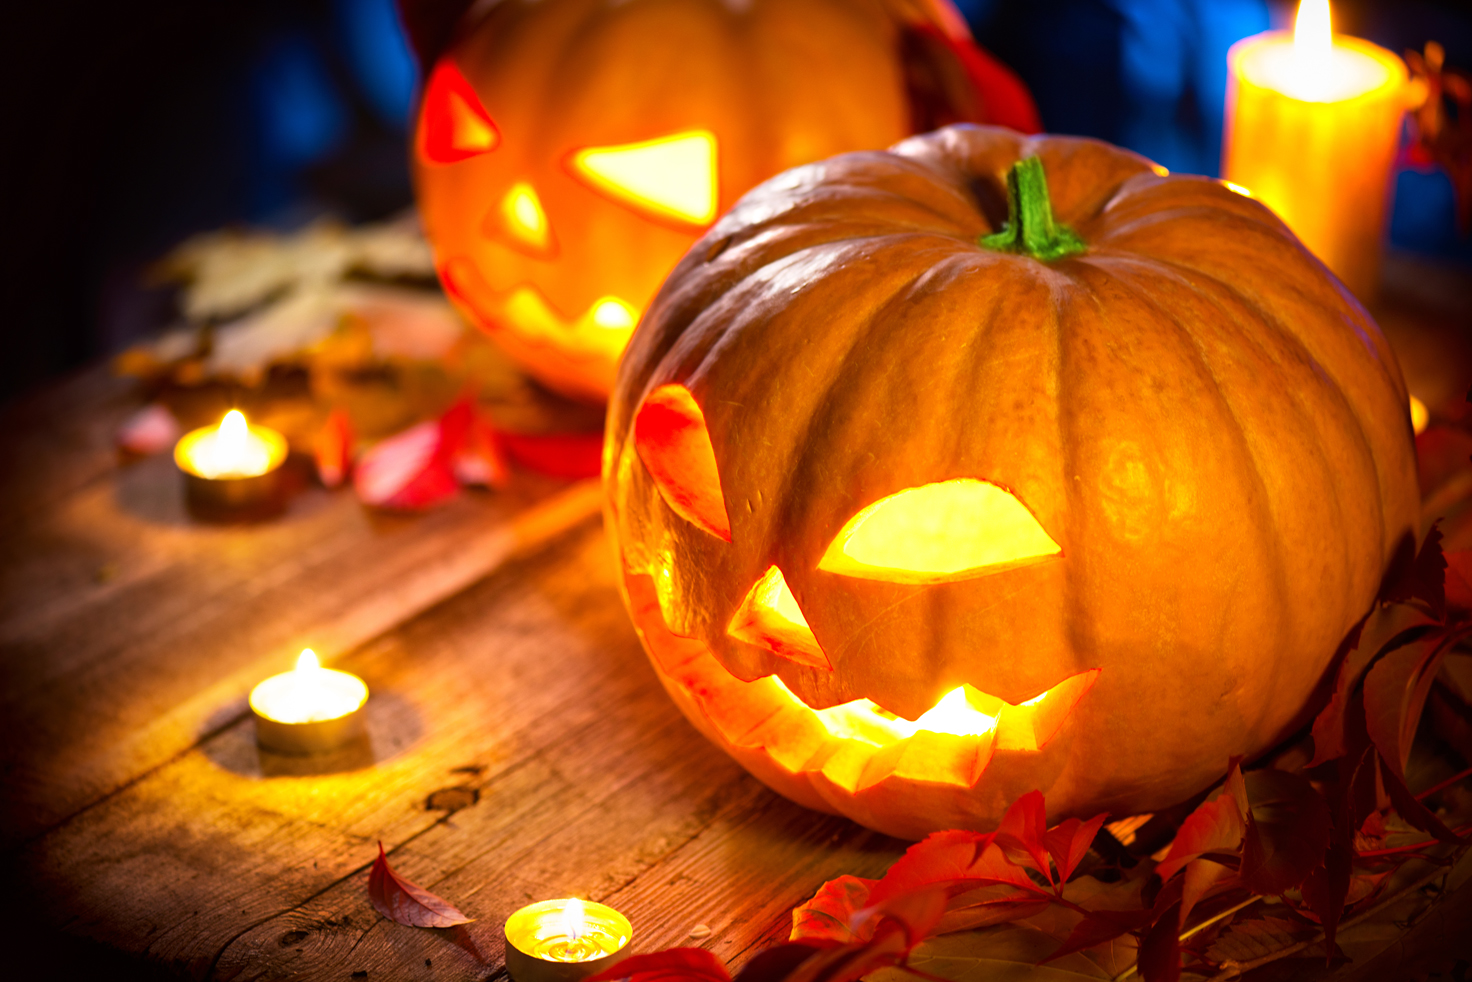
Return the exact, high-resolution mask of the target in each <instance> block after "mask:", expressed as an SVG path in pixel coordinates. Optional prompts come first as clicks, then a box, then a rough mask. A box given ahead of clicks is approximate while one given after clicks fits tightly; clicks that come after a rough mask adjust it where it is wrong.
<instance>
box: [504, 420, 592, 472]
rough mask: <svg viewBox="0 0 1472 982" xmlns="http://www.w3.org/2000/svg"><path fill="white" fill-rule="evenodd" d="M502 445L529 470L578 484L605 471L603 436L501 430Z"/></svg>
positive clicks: (507, 454) (515, 461)
mask: <svg viewBox="0 0 1472 982" xmlns="http://www.w3.org/2000/svg"><path fill="white" fill-rule="evenodd" d="M498 435H499V436H500V439H501V445H502V446H503V447H505V448H506V456H507V457H508V458H510V459H511V461H512V462H513V463H516V464H520V465H521V466H522V467H525V468H527V469H528V470H533V471H536V472H537V473H539V474H545V475H547V476H548V477H560V478H563V479H564V480H569V481H575V480H580V479H581V478H585V477H597V476H598V475H599V473H601V471H602V468H603V434H602V433H601V432H599V433H508V432H506V431H505V430H501V431H499V433H498Z"/></svg>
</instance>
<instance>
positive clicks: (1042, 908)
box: [603, 528, 1472, 982]
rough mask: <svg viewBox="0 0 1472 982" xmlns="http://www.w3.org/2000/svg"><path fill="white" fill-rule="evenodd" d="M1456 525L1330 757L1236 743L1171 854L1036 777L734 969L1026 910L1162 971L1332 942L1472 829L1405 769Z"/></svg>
mask: <svg viewBox="0 0 1472 982" xmlns="http://www.w3.org/2000/svg"><path fill="white" fill-rule="evenodd" d="M1440 541H1441V540H1440V535H1439V533H1438V532H1437V531H1436V530H1435V529H1434V528H1433V530H1432V532H1431V533H1430V534H1428V536H1427V537H1426V540H1425V542H1424V543H1422V544H1421V547H1420V548H1419V549H1416V548H1414V544H1413V543H1408V544H1407V545H1405V546H1404V547H1403V548H1402V549H1401V551H1400V554H1399V555H1398V556H1397V558H1396V560H1395V562H1394V563H1393V564H1392V568H1391V573H1390V574H1389V575H1387V577H1386V579H1385V583H1384V584H1383V586H1382V589H1381V593H1380V598H1379V599H1378V600H1377V602H1376V604H1375V605H1374V607H1373V608H1372V610H1371V611H1370V613H1369V614H1367V615H1366V616H1365V618H1364V619H1362V620H1361V621H1360V623H1359V624H1357V625H1356V626H1355V628H1354V630H1352V631H1351V632H1350V634H1349V636H1348V637H1347V638H1346V639H1345V641H1344V644H1343V645H1342V646H1341V649H1340V651H1339V653H1338V664H1337V665H1336V667H1335V673H1336V675H1335V678H1336V685H1335V690H1334V693H1333V697H1332V699H1331V700H1330V702H1329V703H1328V705H1327V706H1326V707H1325V708H1324V710H1323V711H1322V712H1321V713H1320V714H1319V716H1318V717H1317V719H1316V720H1315V721H1314V724H1313V731H1312V740H1313V744H1314V751H1315V752H1314V756H1313V759H1312V760H1311V761H1309V762H1308V763H1307V764H1302V765H1300V766H1298V767H1290V766H1259V767H1257V768H1256V769H1249V770H1244V769H1243V768H1242V763H1243V762H1242V760H1241V759H1240V758H1237V759H1233V760H1231V761H1229V762H1228V767H1227V775H1226V778H1225V780H1224V781H1223V782H1222V783H1221V784H1220V785H1219V786H1217V787H1216V788H1214V789H1212V790H1211V792H1210V793H1208V794H1207V795H1206V796H1205V797H1204V799H1203V800H1201V801H1200V802H1199V803H1198V804H1197V805H1196V806H1195V807H1194V808H1193V809H1191V810H1190V811H1189V812H1187V813H1186V814H1185V815H1184V817H1183V818H1179V819H1178V820H1177V821H1178V824H1177V825H1176V828H1175V835H1174V838H1173V839H1172V840H1170V842H1169V844H1168V845H1167V846H1166V847H1165V848H1164V849H1163V850H1161V851H1159V852H1156V853H1155V856H1156V858H1157V859H1158V861H1157V862H1153V863H1152V862H1150V861H1148V860H1145V859H1143V857H1142V858H1141V859H1139V860H1132V861H1131V863H1130V864H1129V866H1128V868H1122V867H1118V866H1116V867H1114V868H1110V867H1109V864H1108V863H1107V861H1105V860H1104V859H1103V858H1102V857H1104V856H1105V855H1107V854H1110V853H1111V852H1112V853H1114V854H1118V853H1119V850H1120V849H1121V848H1122V847H1121V846H1120V845H1119V843H1118V842H1116V841H1115V840H1114V839H1113V838H1112V836H1111V835H1110V834H1109V833H1108V832H1107V831H1101V830H1102V829H1103V824H1104V821H1105V816H1104V815H1098V816H1095V817H1094V818H1092V819H1090V820H1088V821H1081V820H1080V819H1078V818H1069V819H1067V820H1066V821H1064V822H1061V823H1059V824H1057V825H1054V826H1052V827H1051V828H1050V827H1048V825H1047V818H1046V816H1047V810H1046V807H1045V802H1044V799H1043V795H1042V793H1041V792H1038V791H1033V792H1030V793H1028V794H1026V795H1023V796H1022V797H1021V798H1019V799H1018V800H1017V801H1016V802H1014V803H1013V805H1012V807H1011V808H1010V809H1008V811H1007V813H1006V815H1005V816H1004V817H1003V819H1002V822H1001V824H1000V825H999V826H998V828H997V830H996V831H995V832H990V833H979V832H969V831H959V830H953V831H947V832H937V833H935V834H933V835H931V836H930V837H929V838H927V839H925V840H924V841H923V842H920V843H917V844H916V845H914V846H912V847H911V848H910V849H909V850H908V851H907V852H906V853H905V854H904V856H902V857H901V858H900V859H899V860H897V861H896V862H895V863H894V865H893V866H891V867H890V868H889V870H888V871H887V872H886V873H885V875H884V876H883V877H881V878H879V879H873V880H871V879H863V878H860V877H854V876H840V877H838V878H837V879H835V880H831V881H829V882H828V883H825V884H824V885H823V886H822V888H821V889H820V890H819V891H818V892H817V894H815V895H814V896H813V898H812V899H811V900H809V901H808V902H807V903H805V904H803V905H802V906H800V907H798V908H797V909H796V910H794V911H793V913H792V918H793V927H792V935H791V942H790V943H788V944H786V945H781V946H779V947H776V948H773V949H771V950H769V951H767V952H764V953H762V954H761V955H758V956H757V957H756V958H754V959H753V960H752V961H751V962H749V963H748V964H747V965H746V966H745V967H744V968H743V970H742V971H741V972H740V973H739V974H738V975H737V976H736V979H735V982H851V980H857V979H859V978H860V977H861V976H863V975H864V974H865V973H867V972H871V971H874V970H875V969H878V968H881V967H886V966H888V967H896V968H900V969H902V970H907V971H910V972H911V973H912V974H915V975H917V977H919V976H924V975H925V973H923V972H921V971H919V970H918V969H913V968H909V967H908V966H909V962H910V960H911V959H912V958H913V957H914V955H915V953H916V948H917V947H918V946H919V945H920V944H921V943H922V942H923V941H925V939H926V938H928V937H932V936H935V935H941V934H947V933H951V932H956V931H967V930H976V929H980V928H986V927H990V926H993V925H999V924H1004V923H1008V922H1023V923H1026V924H1027V925H1028V926H1030V927H1033V928H1036V929H1038V930H1042V931H1044V932H1045V933H1050V934H1052V935H1053V936H1054V937H1055V938H1057V940H1058V942H1059V943H1058V946H1057V948H1056V950H1055V951H1054V952H1053V954H1052V955H1051V956H1050V957H1049V958H1048V959H1047V961H1053V960H1056V959H1060V958H1064V957H1068V956H1076V955H1077V953H1079V952H1084V953H1087V952H1089V951H1106V950H1120V949H1117V948H1111V949H1106V948H1105V947H1104V946H1106V945H1111V944H1117V942H1118V939H1121V938H1125V937H1126V936H1132V937H1133V939H1134V944H1135V948H1134V951H1135V957H1136V961H1135V964H1134V966H1133V967H1134V970H1136V971H1138V973H1139V975H1140V976H1141V977H1142V978H1143V979H1144V982H1176V980H1178V979H1179V978H1180V977H1181V973H1182V972H1183V971H1186V970H1190V971H1197V972H1206V973H1209V974H1215V973H1217V972H1220V971H1238V970H1240V969H1241V968H1242V966H1243V965H1248V964H1251V963H1254V962H1256V961H1258V960H1264V961H1265V960H1270V959H1271V958H1273V957H1276V955H1275V952H1282V951H1286V950H1298V949H1299V948H1301V947H1303V946H1304V945H1305V944H1307V943H1309V942H1310V941H1313V940H1321V941H1322V943H1323V945H1324V949H1325V950H1326V951H1327V952H1328V953H1329V955H1330V957H1331V958H1332V957H1333V956H1334V952H1335V951H1336V948H1335V945H1334V938H1335V934H1336V931H1337V929H1338V926H1339V924H1340V923H1341V922H1342V921H1343V919H1344V918H1345V916H1346V914H1347V913H1348V912H1350V911H1352V910H1353V911H1358V910H1361V909H1367V908H1368V907H1369V906H1370V905H1372V904H1373V903H1375V902H1376V898H1377V894H1378V892H1379V891H1380V889H1381V887H1382V885H1383V884H1384V883H1385V881H1386V880H1387V879H1388V877H1389V875H1390V873H1391V872H1393V871H1394V870H1395V869H1396V868H1397V867H1398V866H1399V865H1400V864H1402V863H1404V862H1405V861H1406V860H1408V859H1410V858H1413V857H1426V856H1428V854H1429V853H1430V850H1432V849H1434V848H1435V847H1436V846H1437V844H1438V843H1439V842H1444V843H1453V844H1456V845H1457V846H1458V847H1459V848H1461V847H1463V843H1464V842H1465V841H1466V840H1464V839H1463V838H1462V836H1461V835H1460V834H1459V833H1460V831H1461V830H1452V829H1449V828H1447V826H1446V824H1445V823H1444V822H1442V820H1441V819H1440V818H1439V817H1438V816H1437V815H1436V814H1435V813H1434V812H1433V811H1432V810H1431V809H1430V808H1429V807H1428V806H1427V805H1426V804H1425V803H1424V799H1426V798H1428V797H1430V796H1431V795H1433V794H1434V793H1435V792H1437V791H1440V790H1442V788H1443V787H1444V786H1446V785H1449V784H1450V783H1452V782H1450V781H1449V782H1444V784H1443V785H1442V786H1438V787H1434V788H1431V789H1428V790H1426V791H1423V792H1422V793H1421V794H1420V795H1419V796H1418V795H1416V794H1413V793H1412V792H1411V790H1410V788H1409V787H1408V786H1407V784H1406V774H1405V764H1406V759H1407V755H1408V753H1409V750H1410V745H1411V740H1412V737H1413V736H1414V735H1415V733H1416V730H1417V726H1418V724H1419V722H1420V720H1421V716H1422V711H1423V709H1424V707H1425V706H1426V705H1427V703H1428V699H1429V698H1430V696H1431V695H1432V693H1433V689H1434V687H1435V682H1436V679H1437V677H1438V670H1439V667H1440V666H1441V664H1442V662H1443V661H1444V659H1445V658H1446V656H1447V654H1448V653H1449V652H1450V651H1451V650H1452V649H1453V648H1454V647H1456V646H1457V645H1458V644H1460V643H1462V642H1463V641H1464V640H1466V639H1467V638H1468V637H1469V636H1472V554H1463V553H1453V554H1450V555H1447V556H1443V554H1442V551H1441V545H1440ZM1307 756H1308V754H1307V752H1306V751H1305V752H1304V754H1303V755H1302V757H1300V758H1298V759H1299V760H1300V761H1301V760H1303V759H1304V758H1306V757H1307ZM1285 759H1287V758H1285ZM1466 776H1467V775H1466V774H1465V773H1464V774H1462V775H1458V777H1457V778H1455V779H1453V780H1454V781H1455V780H1458V779H1461V778H1465V777H1466ZM1394 816H1398V817H1399V822H1400V823H1404V824H1405V825H1409V826H1410V827H1412V828H1414V829H1418V830H1420V831H1421V832H1423V833H1425V836H1424V837H1421V838H1415V837H1414V836H1413V837H1412V840H1411V841H1410V842H1404V839H1405V835H1404V834H1398V838H1399V839H1400V840H1401V844H1399V845H1390V844H1389V843H1388V841H1387V837H1388V835H1389V832H1388V831H1387V829H1388V828H1389V824H1388V823H1389V822H1391V821H1393V820H1394ZM1110 843H1112V844H1113V849H1112V850H1111V849H1110V848H1108V846H1109V844H1110ZM1081 870H1082V872H1081ZM1095 873H1098V874H1099V875H1101V876H1103V875H1105V874H1106V873H1109V874H1112V876H1111V877H1109V878H1106V879H1105V880H1100V879H1097V878H1096V877H1095V876H1094V874H1095ZM1267 897H1278V898H1281V900H1282V901H1283V903H1282V904H1280V905H1279V906H1277V907H1275V908H1273V911H1274V915H1273V916H1264V915H1263V914H1262V912H1261V909H1260V908H1258V909H1257V910H1256V911H1255V912H1253V913H1250V914H1244V915H1242V916H1243V919H1241V920H1234V918H1236V916H1237V914H1238V912H1239V911H1247V910H1251V909H1252V908H1253V907H1254V905H1256V904H1258V903H1259V902H1260V901H1262V900H1263V899H1264V898H1267ZM1279 915H1281V916H1279ZM1123 950H1125V951H1128V950H1129V949H1128V946H1126V948H1124V949H1123ZM1341 957H1342V956H1341ZM603 977H604V978H607V979H614V978H626V977H627V978H631V979H633V980H635V982H666V980H669V982H673V980H676V979H680V980H685V979H689V980H698V982H731V980H730V976H729V975H727V974H726V972H725V969H724V968H722V967H721V966H720V965H719V964H718V963H717V962H716V961H715V960H714V959H713V958H712V957H711V956H709V955H708V954H707V953H705V952H702V951H698V950H697V949H674V950H673V951H669V952H660V953H656V954H654V955H646V956H642V957H641V958H640V959H638V960H636V959H630V960H628V961H626V962H624V963H622V964H621V965H620V966H617V967H615V968H614V969H611V970H610V971H609V972H607V973H604V976H603Z"/></svg>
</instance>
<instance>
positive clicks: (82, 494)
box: [0, 457, 598, 843]
mask: <svg viewBox="0 0 1472 982" xmlns="http://www.w3.org/2000/svg"><path fill="white" fill-rule="evenodd" d="M181 498H182V494H181V490H180V485H179V481H178V475H177V473H175V472H174V470H173V467H172V464H171V463H170V462H169V460H168V459H167V458H166V457H155V458H150V459H149V460H146V461H143V462H141V463H139V464H137V465H134V466H133V467H130V468H125V469H122V470H118V471H115V472H113V473H112V474H111V475H110V476H109V477H107V478H105V479H103V480H98V481H93V482H90V483H86V484H84V485H83V486H82V487H81V488H80V489H78V490H77V491H76V492H74V493H73V494H71V495H69V496H66V497H65V498H63V499H61V500H60V501H58V502H54V503H52V505H51V506H50V507H48V508H47V509H45V510H44V511H42V512H40V513H38V514H37V515H35V516H33V520H32V521H30V522H27V523H25V524H24V525H23V526H22V527H19V528H16V527H13V526H12V527H11V529H10V530H9V533H10V534H7V535H3V536H0V774H3V777H4V780H5V782H6V785H7V795H6V800H5V803H4V806H3V809H0V843H3V842H15V841H18V840H23V839H25V838H28V837H30V836H33V835H35V834H37V833H39V832H41V831H43V830H44V829H46V828H49V827H51V826H52V825H54V824H55V823H56V822H57V821H59V820H61V819H62V818H64V817H65V816H66V815H69V814H72V813H74V812H75V811H77V810H78V809H80V808H83V807H85V806H86V805H87V804H89V803H90V802H92V801H95V800H97V799H98V798H99V797H100V796H102V795H105V794H107V793H109V792H110V791H112V790H114V789H115V788H117V787H120V786H121V785H123V784H125V783H126V782H128V781H130V780H133V779H134V778H136V777H137V776H139V775H140V774H142V773H144V772H145V771H147V770H148V769H149V768H151V767H155V766H157V765H158V764H159V763H161V762H162V761H165V760H168V759H169V758H170V757H172V756H174V755H176V754H178V753H180V752H182V751H183V750H185V749H187V748H188V747H189V746H191V745H192V744H193V743H195V742H196V741H197V740H198V739H199V737H200V736H201V734H203V733H206V732H208V731H210V730H211V729H213V728H215V727H218V726H220V725H222V724H223V723H225V722H227V721H228V720H229V719H231V718H232V714H235V713H238V712H239V710H240V706H241V700H242V698H243V696H244V695H245V693H246V692H247V691H248V690H249V687H250V685H252V684H253V683H254V682H256V681H259V680H260V679H261V678H263V677H265V676H266V675H269V674H273V673H274V672H276V671H280V670H282V669H283V668H285V667H288V666H289V664H290V660H291V658H293V657H294V655H295V652H296V651H298V650H300V649H301V648H302V647H305V646H312V647H314V648H316V649H318V650H319V652H320V653H321V654H322V655H324V656H325V657H326V658H328V659H329V660H330V659H331V658H332V657H334V656H335V655H336V654H337V653H338V652H340V651H344V650H348V649H350V648H352V647H354V646H356V645H359V644H362V643H363V642H364V641H366V640H368V639H369V638H372V637H374V636H375V635H377V634H379V633H381V632H383V631H385V630H387V629H389V628H391V627H393V626H394V625H396V624H398V623H400V622H402V621H403V620H404V619H406V618H408V617H411V616H413V615H414V614H415V613H417V612H418V611H420V610H423V609H424V608H425V607H427V606H429V605H432V604H434V603H437V602H438V601H440V600H442V599H443V598H445V597H447V596H450V595H452V594H454V593H455V592H457V591H459V590H461V589H463V588H464V587H465V586H467V585H468V584H470V583H473V582H474V581H475V580H477V579H479V578H481V577H483V576H485V575H486V574H487V573H488V572H490V571H491V570H493V569H494V568H495V567H496V566H497V565H498V564H499V563H501V562H503V561H505V560H506V559H507V558H508V557H510V556H512V555H514V554H516V553H518V552H520V551H524V550H525V549H527V548H532V547H535V546H536V545H537V544H539V543H541V542H543V541H545V540H546V539H547V538H549V537H550V536H553V535H555V534H557V533H558V532H560V531H562V530H564V529H565V528H567V527H569V526H570V525H572V524H576V523H578V522H581V521H586V520H588V519H590V518H591V517H592V516H593V515H594V514H595V513H596V511H597V509H598V489H597V485H596V482H586V483H584V484H581V485H578V486H576V487H573V488H566V487H565V486H563V485H561V484H560V483H557V482H551V481H547V480H540V479H536V478H532V477H529V476H523V477H521V478H519V479H518V481H517V483H516V485H515V486H514V487H513V488H512V489H511V490H510V491H508V492H505V493H498V494H493V495H486V494H474V495H467V496H466V497H464V498H462V499H461V500H458V501H455V502H452V503H451V504H449V505H448V506H446V507H444V508H441V509H438V510H436V511H434V512H431V513H428V514H424V515H415V516H386V515H376V514H373V513H370V512H368V511H366V510H365V509H363V508H362V507H361V506H360V505H359V504H358V503H357V502H356V501H355V500H354V498H353V497H352V495H351V493H350V492H338V493H329V492H326V491H321V490H315V491H307V492H305V493H303V494H301V495H300V496H298V497H297V498H296V499H295V500H294V501H293V503H292V507H291V509H290V511H289V512H288V513H287V514H286V515H285V516H283V517H282V518H281V519H279V520H276V521H273V522H270V523H266V524H263V525H258V526H248V527H241V526H209V525H202V524H199V523H196V522H193V521H191V520H189V519H188V518H187V516H186V515H185V513H184V510H183V505H182V500H181ZM99 571H102V575H99ZM226 707H232V708H226ZM222 713H223V714H224V715H221V714H222Z"/></svg>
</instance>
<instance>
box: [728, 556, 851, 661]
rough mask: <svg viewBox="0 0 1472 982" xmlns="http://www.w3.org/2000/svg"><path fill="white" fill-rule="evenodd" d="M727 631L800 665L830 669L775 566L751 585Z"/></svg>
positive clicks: (735, 636) (806, 620)
mask: <svg viewBox="0 0 1472 982" xmlns="http://www.w3.org/2000/svg"><path fill="white" fill-rule="evenodd" d="M726 633H727V634H729V635H731V637H733V638H735V639H737V640H738V641H746V642H748V643H749V644H759V645H761V646H763V647H764V648H767V649H768V650H770V651H771V652H772V653H773V654H776V655H780V656H781V657H783V658H786V659H788V660H789V661H795V662H797V663H798V664H799V665H807V666H809V667H812V668H821V669H823V670H824V671H828V672H831V671H833V663H832V662H830V661H829V660H828V656H827V655H826V654H824V653H823V649H822V648H821V647H820V646H819V645H818V639H817V638H815V637H814V636H813V631H812V628H810V627H808V619H807V618H806V617H804V616H803V613H802V608H801V607H799V606H798V605H797V598H796V597H794V596H793V595H792V591H791V590H789V589H787V580H786V578H785V577H783V575H782V571H781V570H780V569H778V568H777V567H776V566H773V567H772V568H770V569H768V570H767V571H766V572H765V573H763V574H762V577H761V579H759V580H757V581H756V582H755V583H753V584H752V586H751V589H750V590H749V591H747V594H746V599H744V600H742V601H741V606H740V607H738V608H736V613H735V614H734V615H733V616H732V618H731V623H730V625H729V626H728V627H727V628H726Z"/></svg>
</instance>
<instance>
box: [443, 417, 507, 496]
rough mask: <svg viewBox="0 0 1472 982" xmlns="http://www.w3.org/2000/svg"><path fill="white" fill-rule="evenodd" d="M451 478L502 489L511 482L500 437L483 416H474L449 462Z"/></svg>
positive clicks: (461, 481) (463, 482) (465, 482)
mask: <svg viewBox="0 0 1472 982" xmlns="http://www.w3.org/2000/svg"><path fill="white" fill-rule="evenodd" d="M450 466H451V468H452V469H453V470H454V472H455V479H456V480H458V481H459V482H460V483H461V484H464V485H474V486H478V487H486V488H504V487H505V486H506V485H507V484H508V483H510V481H511V468H510V466H509V465H508V464H507V463H506V452H505V450H504V449H503V448H502V447H501V440H500V437H499V436H497V434H496V430H495V427H493V426H492V425H491V424H490V422H489V421H488V420H486V419H485V418H484V417H481V416H476V417H475V419H474V420H472V421H471V423H470V428H469V431H468V432H467V433H466V435H465V443H464V446H462V447H461V448H460V451H459V452H458V453H457V454H455V456H454V458H453V459H452V460H451V462H450Z"/></svg>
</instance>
